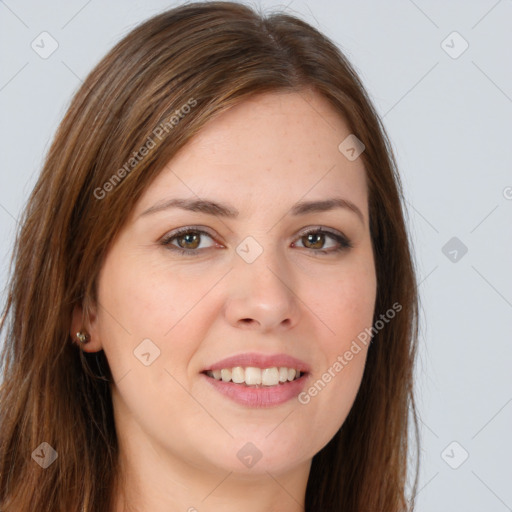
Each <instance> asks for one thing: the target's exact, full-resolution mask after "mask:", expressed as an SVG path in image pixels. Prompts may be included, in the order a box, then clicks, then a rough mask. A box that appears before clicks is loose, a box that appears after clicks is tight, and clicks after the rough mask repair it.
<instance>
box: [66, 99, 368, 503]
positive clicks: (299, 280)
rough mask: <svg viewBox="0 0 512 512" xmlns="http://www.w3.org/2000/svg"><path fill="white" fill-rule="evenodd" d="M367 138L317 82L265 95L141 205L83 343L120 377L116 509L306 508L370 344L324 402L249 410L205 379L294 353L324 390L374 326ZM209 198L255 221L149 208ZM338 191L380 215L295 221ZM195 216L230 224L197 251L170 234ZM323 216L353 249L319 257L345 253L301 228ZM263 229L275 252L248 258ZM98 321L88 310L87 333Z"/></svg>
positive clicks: (173, 170)
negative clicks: (316, 459) (252, 452)
mask: <svg viewBox="0 0 512 512" xmlns="http://www.w3.org/2000/svg"><path fill="white" fill-rule="evenodd" d="M350 133H351V130H350V129H349V127H348V126H347V125H346V123H345V122H344V121H343V119H342V118H341V117H340V116H339V114H337V113H336V112H335V111H334V110H333V109H332V107H330V105H329V104H328V103H327V102H326V100H325V99H324V98H322V97H321V96H319V95H317V94H316V93H313V92H311V91H301V92H300V93H267V94H264V95H260V96H257V97H255V98H252V99H250V100H246V101H245V102H243V103H242V104H240V105H238V106H236V107H233V108H231V109H230V110H228V111H226V112H224V113H222V114H221V115H220V116H218V117H217V118H215V119H213V120H212V121H210V122H209V123H208V124H207V125H206V126H205V127H204V128H203V130H202V131H201V132H200V133H199V134H197V135H196V137H195V138H194V139H193V140H192V141H191V142H190V143H189V144H188V145H187V146H185V147H184V148H182V149H181V150H180V152H179V153H178V154H177V155H176V156H175V157H174V158H173V159H172V160H171V162H169V163H168V164H167V166H166V167H165V169H164V170H163V171H162V173H161V174H160V175H159V176H158V177H157V178H156V179H155V180H154V181H153V182H152V183H151V185H150V186H149V188H148V189H147V190H146V192H145V193H144V195H143V197H141V199H140V201H139V202H138V203H137V204H136V205H135V206H134V208H133V211H132V215H131V216H130V218H129V219H128V220H127V222H126V224H125V226H124V228H123V229H122V231H121V233H120V234H119V236H118V237H117V238H116V240H115V241H114V243H113V245H112V246H111V248H110V250H109V252H108V254H107V257H106V259H105V261H104V264H103V267H102V269H101V272H100V277H99V285H98V286H99V288H98V304H97V305H96V306H95V308H94V309H93V312H92V314H91V316H90V318H89V319H87V321H86V323H85V327H86V328H87V330H88V332H89V333H90V335H91V341H90V342H89V343H88V344H86V345H84V346H83V347H82V348H83V349H84V350H86V351H89V352H94V351H98V350H104V351H105V354H106V356H107V359H108V361H109V364H110V367H111V370H112V374H113V378H114V383H113V384H112V399H113V404H114V412H115V422H116V430H117V434H118V438H119V443H120V463H121V478H120V484H119V488H118V491H117V493H116V496H117V501H116V508H115V510H116V511H121V510H140V511H144V510H151V511H152V512H164V511H165V512H169V511H170V510H173V511H183V512H186V511H188V512H193V511H195V510H197V511H200V512H213V511H218V510H222V511H223V512H231V511H237V512H238V511H240V510H244V511H247V512H269V511H279V512H298V511H300V510H303V506H304V498H305V491H306V485H307V480H308V475H309V471H310V467H311V461H312V458H313V456H314V455H315V454H316V453H317V452H318V451H320V450H321V449H322V448H323V447H324V446H325V445H326V444H327V443H328V441H329V440H330V439H331V438H332V437H333V436H334V434H335V433H336V432H337V431H338V429H339V428H340V427H341V425H342V424H343V422H344V420H345V418H346V417H347V415H348V413H349V411H350V409H351V406H352V404H353V402H354V399H355V396H356V394H357V391H358V389H359V386H360V383H361V378H362V374H363V370H364V365H365V361H366V353H367V348H366V347H365V346H364V345H361V346H362V350H361V351H360V352H359V353H358V354H357V355H355V356H354V358H353V359H352V360H351V361H350V362H349V363H348V364H347V365H346V366H345V367H344V368H343V370H342V371H341V372H339V373H337V374H336V376H335V377H334V378H332V379H331V381H330V382H329V383H328V384H327V385H325V386H324V387H323V389H322V390H321V391H320V392H319V393H318V394H317V395H316V396H315V397H312V398H311V400H310V401H309V403H307V404H301V403H299V401H298V400H297V399H292V400H290V401H288V402H286V403H284V404H282V405H277V406H273V407H270V408H266V409H261V408H259V409H258V408H251V407H248V406H242V405H239V404H236V403H234V402H232V401H230V400H229V399H228V398H226V397H225V396H223V395H221V394H220V393H219V392H217V391H216V390H214V389H213V388H212V387H211V386H210V385H209V384H208V383H207V382H205V380H204V376H202V375H201V374H200V372H201V370H203V369H204V368H205V367H206V366H207V365H208V364H212V363H214V362H216V361H218V360H220V359H223V358H225V357H228V356H231V355H235V354H240V353H243V352H248V351H254V352H260V353H264V354H275V353H280V352H284V353H287V354H290V355H293V356H295V357H298V358H299V359H302V360H304V361H306V362H307V363H309V364H310V366H311V368H312V373H311V374H310V375H309V377H308V381H307V383H306V386H305V388H304V389H305V390H307V389H308V388H309V387H310V386H311V385H312V384H313V383H314V382H316V381H318V379H320V378H321V376H322V374H323V373H324V372H325V371H327V369H328V368H329V367H332V366H333V364H334V363H335V361H336V360H337V357H338V356H339V355H343V354H344V353H345V352H346V351H347V350H348V349H349V347H350V345H351V343H352V341H353V340H355V339H356V337H357V335H358V334H359V333H360V332H362V331H363V330H364V328H369V327H371V325H372V319H373V312H374V306H375V298H376V275H375V266H374V259H373V251H372V245H371V238H370V230H369V218H368V198H367V183H366V176H365V169H364V165H363V162H362V160H361V158H357V159H356V160H355V161H349V160H348V159H347V158H345V156H344V155H343V154H342V153H341V152H340V151H339V150H338V145H339V144H340V142H341V141H342V140H343V139H345V137H347V136H348V135H349V134H350ZM197 196H199V197H200V198H202V199H204V198H208V199H212V200H216V201H220V202H223V203H229V204H231V205H232V206H233V207H234V208H236V209H238V211H239V212H240V214H239V216H238V218H236V219H228V218H221V217H219V216H212V215H208V214H205V213H202V212H199V213H198V212H189V211H185V210H181V209H176V208H175V209H169V210H163V211H160V212H157V213H153V214H150V215H145V216H142V217H140V214H141V213H142V212H143V211H145V210H146V209H148V208H149V207H151V206H153V205H154V204H156V203H158V202H160V201H162V200H165V199H167V198H171V197H183V198H193V199H197ZM332 196H340V197H343V198H345V199H348V200H350V201H352V202H353V203H354V204H355V205H356V206H357V207H358V208H359V209H360V211H361V212H362V215H363V221H364V222H363V221H362V220H361V219H359V217H358V216H357V215H356V214H355V213H353V212H352V211H350V210H349V209H340V208H338V209H333V210H330V211H326V212H313V213H308V214H306V215H303V216H298V217H292V216H291V215H289V214H288V213H289V210H290V209H291V207H292V206H293V205H294V204H295V203H296V202H298V201H300V200H308V201H310V200H322V199H326V198H328V197H332ZM183 226H196V227H200V228H202V229H205V230H207V231H210V232H211V233H212V235H213V236H212V237H211V238H210V237H208V236H206V235H201V238H200V239H199V241H195V240H194V239H192V241H191V240H190V239H188V240H186V239H184V238H183V236H182V237H181V238H179V239H174V241H173V244H174V245H173V246H174V247H178V245H179V242H181V244H182V247H187V248H192V250H196V251H197V254H196V255H181V254H178V253H177V252H172V250H171V249H169V246H164V245H162V244H161V239H162V238H163V237H164V236H165V235H168V234H169V233H171V231H173V230H175V229H176V228H180V227H183ZM318 226H321V227H325V228H330V229H331V230H336V231H339V232H341V233H342V234H344V235H345V236H346V237H348V238H349V240H350V242H351V243H352V244H353V248H351V249H346V250H344V251H341V252H330V253H329V254H326V255H322V254H318V251H319V249H322V248H323V249H325V250H327V251H332V249H333V248H336V247H337V246H338V242H336V240H334V239H332V238H330V237H329V236H325V237H322V236H321V235H320V237H319V241H318V240H315V238H314V237H313V239H312V240H310V241H309V242H308V238H307V237H304V236H303V235H302V234H301V233H302V232H303V231H304V230H305V229H304V228H307V227H318ZM248 236H251V237H253V238H254V239H255V240H256V241H257V242H258V243H259V245H260V246H261V247H262V249H263V252H262V254H260V255H259V257H257V259H256V260H255V261H254V262H252V263H248V262H247V261H245V260H244V259H243V258H241V257H240V256H239V255H238V254H237V252H236V247H237V246H238V244H240V242H242V241H243V240H244V239H245V238H246V237H248ZM251 250H252V249H251ZM315 251H316V252H315ZM81 327H82V310H81V308H76V309H75V311H74V314H73V321H72V329H71V333H72V334H73V335H74V333H76V332H77V330H79V329H80V328H81ZM146 338H149V339H150V340H152V342H153V343H154V344H155V345H156V346H157V347H158V349H159V350H160V355H159V357H158V358H156V359H155V360H154V362H152V363H151V364H150V365H149V366H145V365H144V364H142V363H141V362H140V361H139V359H137V358H136V357H134V350H135V349H136V347H137V346H139V345H140V343H141V341H142V340H144V339H146ZM152 350H153V349H152ZM248 442H251V443H253V444H254V445H255V446H256V447H257V448H258V450H259V451H260V452H261V454H262V457H261V459H260V460H259V461H258V462H257V463H256V464H255V465H254V466H252V467H251V468H248V467H246V466H245V465H244V464H242V463H241V461H240V460H239V459H238V457H237V452H238V451H239V450H240V449H241V448H242V447H243V446H244V445H245V444H246V443H248Z"/></svg>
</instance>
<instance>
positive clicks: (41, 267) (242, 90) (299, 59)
mask: <svg viewBox="0 0 512 512" xmlns="http://www.w3.org/2000/svg"><path fill="white" fill-rule="evenodd" d="M306 88H308V89H311V90H314V91H316V92H317V93H319V94H321V95H322V96H323V97H325V98H326V99H327V100H328V101H329V102H330V104H331V105H332V106H333V108H334V109H335V110H336V111H337V112H339V114H340V115H341V116H343V118H344V119H345V121H346V122H347V124H348V126H350V129H351V131H352V133H354V134H356V136H357V138H358V139H360V140H361V141H362V142H363V144H364V145H365V150H364V152H363V153H362V155H361V158H362V159H363V162H364V164H365V168H366V172H367V181H368V197H369V205H370V231H371V238H372V244H373V250H374V255H375V265H376V272H377V300H376V306H375V313H374V320H375V321H377V319H379V318H381V316H380V315H382V314H383V313H385V312H386V310H388V309H389V308H390V306H391V304H394V303H398V304H400V305H401V308H402V309H401V311H400V313H398V314H397V315H396V316H395V318H394V319H393V320H392V321H391V322H389V325H386V326H385V327H384V328H383V329H381V330H379V331H378V332H377V333H375V334H374V336H373V340H372V343H371V345H370V346H369V349H368V355H367V362H366V367H365V371H364V375H363V379H362V383H361V386H360V389H359V392H358V395H357V397H356V400H355V402H354V404H353V407H352V409H351V411H350V413H349V415H348V417H347V419H346V421H345V422H344V424H343V426H342V428H341V429H340V430H339V431H338V432H337V433H336V435H335V436H334V437H333V438H332V440H331V441H330V442H329V443H328V444H327V445H326V446H325V447H324V448H323V449H322V450H321V451H320V452H319V453H317V454H316V455H315V456H314V458H313V461H312V466H311V472H310V475H309V480H308V483H307V490H306V503H305V510H306V511H307V512H335V511H336V512H342V511H347V512H349V511H350V512H363V511H372V512H375V511H385V512H398V511H403V510H412V509H413V506H414V493H415V490H416V485H417V479H418V466H419V457H418V453H419V447H418V450H417V452H416V459H415V463H416V464H415V467H414V470H415V472H414V476H415V478H414V486H413V492H412V497H407V496H406V494H407V475H408V467H409V465H408V446H410V445H409V443H408V434H409V432H408V428H409V426H410V425H411V423H410V419H411V418H412V419H413V426H414V428H415V430H414V432H415V436H416V442H417V443H419V439H418V420H417V413H416V409H415V402H414V394H413V367H414V363H415V356H416V346H417V338H418V301H419V299H418V295H417V284H416V277H415V269H414V263H413V259H412V253H411V250H410V242H409V239H408V234H407V231H406V226H405V222H404V214H405V207H404V204H403V203H404V200H403V192H402V187H401V183H400V178H399V175H398V171H397V166H396V162H395V159H394V156H393V151H392V148H391V145H390V142H389V140H388V137H387V135H386V132H385V129H384V127H383V125H382V123H381V121H380V119H379V117H378V115H377V113H376V112H375V110H374V108H373V106H372V104H371V101H370V99H369V98H368V96H367V94H366V92H365V90H364V87H363V85H362V83H361V81H360V79H359V78H358V76H357V74H356V72H355V71H354V69H353V68H352V66H351V65H350V64H349V62H348V61H347V59H346V58H345V57H344V55H343V54H342V53H341V52H340V50H339V49H338V48H337V47H336V46H335V45H334V44H333V43H332V42H331V41H330V40H328V39H327V38H326V37H325V36H323V35H322V34H321V33H319V32H318V31H317V30H316V29H314V28H313V27H311V26H310V25H308V24H307V23H305V22H304V21H301V20H300V19H298V18H296V17H294V16H290V15H287V14H284V13H274V14H271V15H269V16H264V15H263V14H260V13H257V12H255V11H254V10H253V9H251V8H249V7H247V6H244V5H241V4H237V3H232V2H201V3H190V4H186V5H182V6H180V7H177V8H174V9H171V10H168V11H166V12H163V13H161V14H159V15H157V16H155V17H153V18H151V19H149V20H148V21H146V22H144V23H143V24H141V25H139V26H138V27H136V28H135V29H134V30H133V31H132V32H130V33H129V34H128V35H127V36H126V37H125V38H124V39H122V40H121V41H120V42H119V43H118V44H117V45H116V46H115V47H114V48H113V49H112V50H111V51H110V52H109V53H108V54H107V55H106V56H105V57H104V58H103V60H102V61H101V62H100V63H99V64H98V65H97V66H96V68H95V69H94V70H93V71H92V72H91V73H90V75H89V76H88V77H87V79H86V80H85V82H84V83H83V85H82V86H81V87H80V89H79V90H78V92H77V93H76V95H75V96H74V98H73V99H72V102H71V105H70V107H69V109H68V111H67V113H66V115H65V117H64V119H63V121H62V122H61V124H60V127H59V129H58V131H57V133H56V136H55V139H54V141H53V143H52V146H51V148H50V150H49V152H48V155H47V157H46V160H45V163H44V167H43V169H42V172H41V174H40V177H39V180H38V181H37V184H36V186H35V188H34V190H33V192H32V194H31V196H30V198H29V200H28V202H27V204H26V207H25V209H24V211H23V216H22V218H21V220H20V229H19V231H18V233H17V236H16V242H15V249H14V251H13V257H12V260H11V278H10V282H9V287H8V293H7V300H6V304H5V306H4V311H3V316H2V318H1V325H0V332H3V333H4V334H5V341H4V346H3V350H2V354H1V364H2V370H3V383H2V387H1V390H0V407H1V409H0V414H1V416H0V508H1V510H2V511H3V512H28V511H32V510H34V507H36V508H37V510H38V511H39V512H50V511H51V512H56V511H66V512H69V511H75V510H81V509H82V507H83V509H84V510H86V511H87V512H90V511H94V512H111V507H112V506H113V496H114V488H115V482H116V478H115V477H116V474H117V469H118V467H117V463H118V460H117V455H118V445H117V442H116V435H115V425H114V419H113V411H112V402H111V395H110V387H109V386H110V385H111V374H110V372H109V367H108V362H107V360H106V358H105V355H104V352H103V351H100V352H96V353H84V352H83V351H82V350H80V349H79V348H78V346H77V345H76V344H75V343H72V342H71V339H70V332H69V331H70V325H71V324H70V322H71V313H72V311H73V308H74V306H75V305H77V304H81V305H83V307H84V312H85V314H87V311H88V309H87V308H88V305H91V304H94V303H95V301H96V284H97V276H98V273H99V270H100V268H101V265H102V262H103V259H104V257H105V254H106V252H107V251H108V249H109V246H110V244H111V243H112V241H113V240H114V238H115V236H116V234H117V233H118V232H119V230H120V229H121V228H122V226H123V223H124V222H125V221H126V219H127V218H128V216H129V214H130V212H131V210H132V208H133V205H134V204H135V203H136V201H137V200H138V198H139V197H140V196H141V194H142V193H143V192H144V190H145V189H146V188H147V187H148V185H149V184H150V183H151V181H152V180H153V179H154V178H155V177H156V176H157V174H158V173H159V172H160V171H161V170H162V168H163V166H164V165H165V164H166V163H167V162H168V161H169V160H170V159H171V158H172V157H173V155H174V154H175V153H176V152H177V151H178V149H180V148H181V147H182V146H183V145H184V144H185V143H186V142H187V141H189V140H190V139H191V137H193V136H194V135H195V134H196V133H197V132H198V131H199V130H200V129H201V127H202V126H203V125H204V124H205V123H206V122H207V121H209V120H211V119H213V118H214V116H216V115H217V114H219V113H220V112H222V111H225V110H226V109H228V108H230V107H231V106H233V105H236V104H238V103H240V102H242V101H244V100H245V99H247V98H248V97H250V96H253V95H255V94H260V93H264V92H272V91H276V92H279V91H289V92H293V91H295V92H299V93H300V92H301V91H303V90H304V89H306ZM185 105H189V108H188V110H187V109H186V108H185V107H184V106H185ZM184 112H186V114H184ZM173 116H174V117H173ZM170 119H174V121H171V122H169V120H170ZM150 140H151V143H150ZM340 142H341V141H340ZM142 147H146V149H147V151H146V154H145V156H144V157H143V158H139V156H140V152H142V150H141V148H142ZM139 150H140V151H139ZM123 169H124V172H123ZM107 183H110V185H108V184H107ZM43 442H46V443H48V444H49V445H50V446H51V447H52V448H53V449H54V450H55V451H56V453H57V454H58V458H57V461H56V462H55V463H53V464H50V465H49V466H48V467H47V468H46V469H43V468H42V467H40V465H38V464H36V463H35V462H34V461H35V460H36V459H34V460H32V459H33V457H32V456H31V454H32V453H33V452H34V450H36V449H39V450H41V448H38V447H40V445H41V443H43ZM44 446H46V445H44ZM48 449H49V448H48ZM42 453H46V452H44V447H43V452H42Z"/></svg>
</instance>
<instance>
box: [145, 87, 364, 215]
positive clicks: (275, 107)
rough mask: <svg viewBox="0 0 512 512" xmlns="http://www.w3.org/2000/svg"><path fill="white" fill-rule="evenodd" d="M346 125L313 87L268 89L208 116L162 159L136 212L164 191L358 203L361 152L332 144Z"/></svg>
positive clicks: (249, 199)
mask: <svg viewBox="0 0 512 512" xmlns="http://www.w3.org/2000/svg"><path fill="white" fill-rule="evenodd" d="M350 133H351V131H350V127H349V126H348V125H347V124H346V122H345V121H344V119H343V118H342V117H341V116H340V114H339V113H337V112H336V111H335V110H334V109H333V108H332V107H331V106H330V104H329V103H328V102H327V100H326V99H325V98H323V97H321V96H320V95H318V94H316V93H312V92H307V91H304V92H302V91H301V92H300V93H296V92H294V93H289V92H286V93H267V94H263V95H258V96H255V97H252V98H250V99H248V100H245V101H243V102H242V103H240V104H238V105H236V106H234V107H232V108H230V109H229V110H227V111H225V112H223V113H221V114H219V115H218V116H217V117H215V118H213V119H212V120H210V121H209V122H208V123H207V124H206V125H205V126H204V127H203V128H202V129H201V131H200V132H199V133H198V134H196V135H195V136H194V137H193V138H192V139H191V140H190V141H189V142H188V144H187V145H186V146H184V147H183V148H181V149H180V151H179V152H178V153H177V154H176V155H175V156H174V158H172V159H171V161H170V162H168V163H167V165H166V166H165V168H164V169H163V170H162V172H161V173H160V174H159V175H158V176H157V177H156V179H155V180H154V181H153V183H152V184H151V185H150V186H149V187H148V189H147V190H146V192H145V194H144V195H143V197H142V198H141V200H140V202H139V204H138V205H137V207H136V212H135V213H140V212H141V211H143V210H144V209H145V208H148V207H149V206H151V205H152V204H153V203H154V202H155V201H158V200H161V199H164V198H165V197H168V196H169V195H173V196H175V195H180V196H183V197H193V196H196V197H212V196H214V197H215V198H216V199H219V200H226V201H228V202H230V203H232V204H233V203H236V205H237V208H238V209H239V210H243V209H244V205H246V206H249V205H250V204H251V203H254V201H256V200H257V201H258V202H259V204H260V205H261V204H262V203H263V204H265V203H266V202H267V201H268V202H269V203H272V202H275V201H276V200H277V201H279V202H282V203H283V204H282V206H283V207H284V206H285V204H284V202H286V203H289V202H292V203H295V202H296V201H299V200H300V199H317V198H321V197H322V196H325V195H326V194H329V195H333V194H334V193H337V194H338V195H345V196H347V198H348V199H350V200H351V201H353V202H355V203H356V204H358V205H359V207H360V208H361V209H362V210H364V209H365V208H366V200H367V198H366V176H365V168H364V164H363V162H362V160H361V159H360V158H358V159H356V160H354V161H349V160H348V159H347V158H346V157H345V156H344V155H343V154H342V153H341V152H340V150H339V149H338V146H339V144H340V143H341V142H342V141H343V140H344V139H345V138H346V137H347V136H348V135H350Z"/></svg>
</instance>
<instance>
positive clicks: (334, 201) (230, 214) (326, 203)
mask: <svg viewBox="0 0 512 512" xmlns="http://www.w3.org/2000/svg"><path fill="white" fill-rule="evenodd" d="M171 208H181V209H182V210H187V211H190V212H200V213H206V214H208V215H215V216H218V217H226V218H229V219H235V218H236V217H238V215H239V212H238V210H237V209H236V208H234V207H232V206H230V205H227V204H224V203H218V202H215V201H211V200H207V199H178V198H173V199H167V200H164V201H161V202H159V203H157V204H155V205H153V206H151V207H150V208H148V209H147V210H145V211H144V212H142V213H141V214H140V216H139V217H143V216H145V215H149V214H152V213H156V212H160V211H162V210H168V209H171ZM335 208H343V209H346V210H349V211H351V212H353V213H355V214H356V215H357V216H358V217H359V220H360V221H361V222H362V223H363V224H364V216H363V213H362V212H361V210H360V209H359V208H358V207H357V206H356V205H355V204H354V203H353V202H352V201H349V200H348V199H343V198H341V197H332V198H329V199H324V200H321V201H302V202H299V203H297V204H295V205H294V206H293V207H292V208H291V210H290V214H291V215H293V216H298V215H306V214H308V213H315V212H326V211H329V210H333V209H335Z"/></svg>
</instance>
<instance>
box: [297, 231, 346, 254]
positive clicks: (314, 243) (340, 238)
mask: <svg viewBox="0 0 512 512" xmlns="http://www.w3.org/2000/svg"><path fill="white" fill-rule="evenodd" d="M326 238H330V239H331V240H334V242H335V243H334V248H333V247H332V245H331V247H327V249H329V250H326V248H325V239H326ZM299 240H300V241H301V243H302V244H303V247H305V249H310V250H311V251H313V252H316V253H320V254H332V253H338V252H341V251H345V250H347V249H351V248H352V247H353V246H352V243H351V242H350V240H349V239H348V238H346V237H345V236H344V235H342V234H341V233H337V232H332V231H329V230H327V229H325V228H320V227H317V228H313V229H310V230H308V231H306V232H305V233H302V235H301V236H300V238H299Z"/></svg>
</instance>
